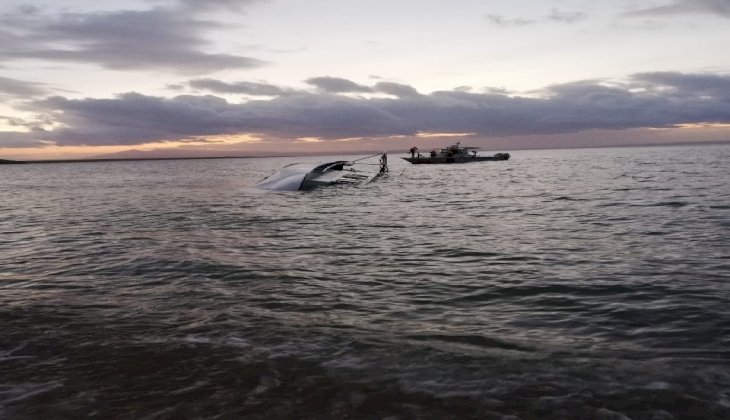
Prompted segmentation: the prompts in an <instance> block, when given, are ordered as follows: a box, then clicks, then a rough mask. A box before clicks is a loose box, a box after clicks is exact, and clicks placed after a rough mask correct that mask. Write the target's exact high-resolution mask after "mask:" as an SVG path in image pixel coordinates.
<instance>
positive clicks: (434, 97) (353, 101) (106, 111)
mask: <svg viewBox="0 0 730 420" xmlns="http://www.w3.org/2000/svg"><path fill="white" fill-rule="evenodd" d="M729 86H730V76H723V75H704V74H682V73H673V72H664V73H642V74H637V75H635V76H633V77H632V78H631V79H630V80H629V81H627V82H626V83H624V84H616V85H606V84H602V83H600V82H597V81H585V82H577V83H568V84H561V85H554V86H550V87H548V88H547V89H545V90H544V91H543V94H542V96H541V97H537V98H536V97H523V96H510V95H507V94H503V93H494V92H490V93H470V92H465V91H457V90H453V91H439V92H433V93H430V94H419V93H418V92H417V91H416V90H415V89H414V88H413V87H411V86H408V85H403V84H395V83H388V82H380V83H378V84H377V85H375V86H373V87H371V89H372V91H375V92H385V91H388V93H390V94H392V95H394V96H395V97H388V98H383V97H372V98H364V97H351V96H346V95H339V94H332V93H328V92H321V91H318V92H303V91H300V92H294V93H292V94H289V95H286V96H279V97H276V98H274V99H271V100H255V101H249V102H245V103H230V102H227V101H226V100H224V99H222V98H219V97H216V96H211V95H206V96H195V95H182V96H177V97H174V98H162V97H152V96H146V95H142V94H139V93H127V94H123V95H120V96H118V97H116V98H113V99H93V98H87V99H68V98H64V97H61V96H57V97H52V98H48V99H45V100H42V101H36V102H33V103H32V104H31V105H30V107H31V108H32V109H33V110H34V111H35V112H36V113H42V114H46V115H52V116H53V118H54V119H55V121H56V122H57V123H58V124H61V125H62V126H64V127H65V128H61V129H56V130H54V131H52V132H49V133H47V134H46V135H43V136H40V138H39V136H35V137H33V138H35V139H36V140H47V141H53V142H55V143H57V144H60V145H82V144H83V145H98V144H118V145H133V144H140V143H145V142H152V141H161V140H177V139H200V138H204V137H205V136H213V135H218V134H240V133H248V134H257V135H261V136H264V137H267V138H277V139H295V138H299V137H319V138H323V139H338V138H352V137H387V136H395V135H415V134H417V133H418V132H473V133H476V134H478V135H481V136H492V137H494V136H515V135H541V134H558V133H575V132H579V131H582V130H590V129H606V130H622V129H630V128H646V127H653V128H665V127H674V126H676V125H678V124H690V123H730V95H729V94H728V92H730V89H728V87H729ZM16 140H17V139H16Z"/></svg>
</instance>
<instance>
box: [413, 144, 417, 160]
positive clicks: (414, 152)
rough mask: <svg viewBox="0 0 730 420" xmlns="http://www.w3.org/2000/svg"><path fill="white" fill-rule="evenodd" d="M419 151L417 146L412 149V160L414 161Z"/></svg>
mask: <svg viewBox="0 0 730 420" xmlns="http://www.w3.org/2000/svg"><path fill="white" fill-rule="evenodd" d="M417 151H418V147H416V146H413V147H411V159H413V158H414V157H416V152H417Z"/></svg>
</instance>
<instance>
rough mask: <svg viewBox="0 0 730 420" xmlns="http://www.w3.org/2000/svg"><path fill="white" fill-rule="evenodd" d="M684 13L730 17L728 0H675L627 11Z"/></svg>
mask: <svg viewBox="0 0 730 420" xmlns="http://www.w3.org/2000/svg"><path fill="white" fill-rule="evenodd" d="M684 14H711V15H717V16H721V17H726V18H730V1H728V0H675V1H672V2H670V3H668V4H665V5H663V6H657V7H650V8H647V9H641V10H637V11H634V12H631V13H629V14H628V15H629V16H671V15H684Z"/></svg>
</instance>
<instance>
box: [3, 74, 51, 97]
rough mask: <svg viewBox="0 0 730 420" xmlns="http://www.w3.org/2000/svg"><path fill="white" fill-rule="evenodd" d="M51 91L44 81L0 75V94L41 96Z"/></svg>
mask: <svg viewBox="0 0 730 420" xmlns="http://www.w3.org/2000/svg"><path fill="white" fill-rule="evenodd" d="M47 93H49V90H48V89H47V88H45V85H44V84H43V83H36V82H26V81H23V80H17V79H11V78H8V77H2V76H0V94H5V95H9V96H21V97H28V96H41V95H45V94H47Z"/></svg>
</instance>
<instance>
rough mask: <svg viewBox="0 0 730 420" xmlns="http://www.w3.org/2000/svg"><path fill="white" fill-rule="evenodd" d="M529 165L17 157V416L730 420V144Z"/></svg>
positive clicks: (13, 234)
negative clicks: (306, 170) (352, 173)
mask: <svg viewBox="0 0 730 420" xmlns="http://www.w3.org/2000/svg"><path fill="white" fill-rule="evenodd" d="M512 155H513V158H512V159H511V160H509V161H507V162H485V163H475V164H465V165H443V166H423V165H419V166H415V165H408V164H407V163H406V162H405V161H402V160H400V159H396V156H395V155H391V156H390V161H391V172H390V176H389V177H388V178H386V179H382V180H380V181H378V182H376V183H372V184H370V185H367V186H363V187H349V188H347V187H334V188H324V189H319V190H315V191H312V192H293V193H292V192H290V193H270V192H261V191H258V190H255V189H253V188H252V186H253V184H254V183H255V182H256V181H258V180H259V179H261V178H263V177H265V176H267V175H270V174H271V173H273V172H275V171H276V170H277V169H278V168H280V167H282V166H283V165H285V164H287V163H291V162H294V161H302V160H303V161H317V160H320V159H317V158H303V159H295V158H276V159H273V158H272V159H225V160H193V161H191V160H185V161H147V162H109V163H85V164H32V165H17V166H15V165H6V166H3V167H0V198H1V199H0V417H2V418H39V419H47V418H74V419H80V418H87V417H91V418H135V419H143V418H146V419H167V418H169V419H179V418H252V419H256V418H266V419H273V418H388V419H396V418H398V419H409V418H438V419H448V418H480V419H517V418H522V419H626V418H631V419H654V420H669V419H727V418H730V147H728V146H712V147H668V148H641V149H639V148H625V149H585V150H556V151H517V152H513V153H512ZM332 160H334V159H332Z"/></svg>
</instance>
